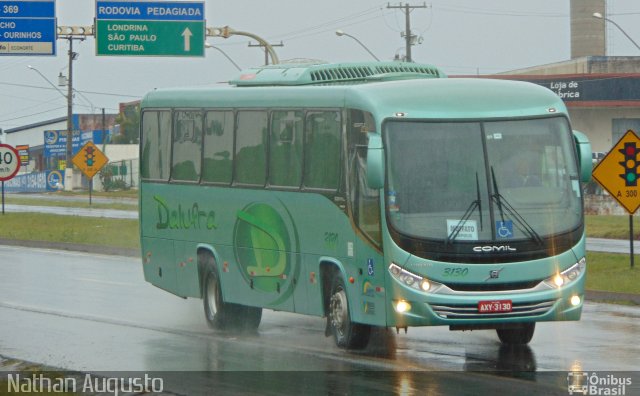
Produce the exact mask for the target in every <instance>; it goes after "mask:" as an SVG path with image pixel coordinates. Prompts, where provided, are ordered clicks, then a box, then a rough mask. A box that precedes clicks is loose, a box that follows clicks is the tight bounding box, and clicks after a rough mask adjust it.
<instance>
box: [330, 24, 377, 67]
mask: <svg viewBox="0 0 640 396" xmlns="http://www.w3.org/2000/svg"><path fill="white" fill-rule="evenodd" d="M336 36H338V37H342V36H347V37H351V38H352V39H354V40H355V41H356V42H357V43H358V44H360V45H361V46H362V48H364V49H365V50H366V51H367V52H368V53H369V55H371V56H373V59H375V60H377V61H378V62H380V59H378V57H377V56H375V55H374V54H373V52H371V51H369V48H367V46H366V45H364V44H362V42H361V41H360V40H358V39H357V38H355V37H353V36H352V35H350V34H348V33H345V32H343V31H342V30H340V29H338V30H336Z"/></svg>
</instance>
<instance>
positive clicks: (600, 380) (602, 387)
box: [567, 371, 633, 396]
mask: <svg viewBox="0 0 640 396" xmlns="http://www.w3.org/2000/svg"><path fill="white" fill-rule="evenodd" d="M632 383H633V382H632V381H631V378H629V377H621V376H617V375H614V374H604V373H588V372H582V371H573V372H570V373H568V374H567V391H568V392H569V394H570V395H575V394H578V395H618V396H619V395H626V394H627V387H630V386H631V384H632Z"/></svg>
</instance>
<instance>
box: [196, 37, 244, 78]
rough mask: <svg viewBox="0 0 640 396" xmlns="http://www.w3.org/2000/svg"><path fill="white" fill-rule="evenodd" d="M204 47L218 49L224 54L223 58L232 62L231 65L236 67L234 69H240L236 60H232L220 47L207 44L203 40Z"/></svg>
mask: <svg viewBox="0 0 640 396" xmlns="http://www.w3.org/2000/svg"><path fill="white" fill-rule="evenodd" d="M204 46H205V48H213V49H214V50H217V51H219V52H220V53H221V54H222V55H224V57H225V58H227V59H228V60H229V62H231V63H233V65H234V66H235V67H236V69H238V71H240V70H242V68H241V67H240V66H238V64H237V63H236V62H234V61H233V59H231V57H230V56H229V55H227V53H226V52H224V51H223V50H221V49H220V48H218V47H216V46H214V45H212V44H209V43H208V42H206V41H205V43H204Z"/></svg>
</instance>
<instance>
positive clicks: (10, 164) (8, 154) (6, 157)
mask: <svg viewBox="0 0 640 396" xmlns="http://www.w3.org/2000/svg"><path fill="white" fill-rule="evenodd" d="M18 170H20V155H19V154H18V150H16V149H15V148H13V147H11V146H9V145H8V144H0V181H5V180H10V179H12V178H13V177H14V176H15V175H16V174H17V173H18Z"/></svg>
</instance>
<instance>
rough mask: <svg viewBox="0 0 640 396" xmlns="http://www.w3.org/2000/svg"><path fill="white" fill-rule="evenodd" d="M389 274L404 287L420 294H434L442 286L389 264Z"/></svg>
mask: <svg viewBox="0 0 640 396" xmlns="http://www.w3.org/2000/svg"><path fill="white" fill-rule="evenodd" d="M389 273H390V274H391V276H393V277H394V278H395V279H397V280H398V281H399V282H400V283H402V284H404V285H405V286H408V287H411V288H413V289H416V290H418V291H422V292H431V293H433V292H435V291H436V290H437V289H439V288H440V286H442V284H441V283H438V282H434V281H432V280H429V279H427V278H425V277H422V276H420V275H416V274H414V273H412V272H409V271H407V270H405V269H402V268H400V267H399V266H398V265H396V264H394V263H391V265H390V266H389Z"/></svg>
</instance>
